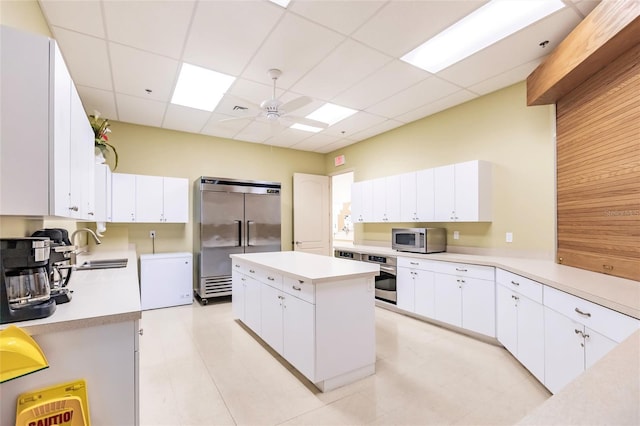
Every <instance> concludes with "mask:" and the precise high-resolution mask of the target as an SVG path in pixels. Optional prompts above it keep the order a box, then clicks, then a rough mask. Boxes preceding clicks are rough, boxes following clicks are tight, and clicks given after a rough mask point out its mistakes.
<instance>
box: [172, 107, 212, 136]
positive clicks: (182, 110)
mask: <svg viewBox="0 0 640 426" xmlns="http://www.w3.org/2000/svg"><path fill="white" fill-rule="evenodd" d="M210 117H211V113H210V112H208V111H202V110H199V109H194V108H189V107H185V106H182V105H174V104H169V107H168V108H167V112H166V113H165V116H164V120H163V121H162V127H164V128H167V129H173V130H180V131H183V132H190V133H200V130H202V128H203V127H204V126H205V124H207V121H208V120H209V118H210Z"/></svg>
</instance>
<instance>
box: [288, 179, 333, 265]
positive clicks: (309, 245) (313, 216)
mask: <svg viewBox="0 0 640 426" xmlns="http://www.w3.org/2000/svg"><path fill="white" fill-rule="evenodd" d="M330 222H331V211H330V209H329V177H328V176H319V175H307V174H302V173H294V174H293V240H294V245H293V248H294V250H296V251H304V252H307V253H314V254H323V255H327V256H330V255H331V240H330V235H331V227H330Z"/></svg>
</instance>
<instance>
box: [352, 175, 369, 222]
mask: <svg viewBox="0 0 640 426" xmlns="http://www.w3.org/2000/svg"><path fill="white" fill-rule="evenodd" d="M351 215H352V216H353V223H363V222H372V221H373V181H371V180H365V181H362V182H355V183H354V184H353V185H351Z"/></svg>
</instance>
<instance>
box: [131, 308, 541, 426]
mask: <svg viewBox="0 0 640 426" xmlns="http://www.w3.org/2000/svg"><path fill="white" fill-rule="evenodd" d="M142 327H143V329H144V335H143V336H142V337H141V339H140V419H141V423H142V424H143V425H234V424H237V425H281V424H287V425H289V424H291V425H299V424H304V425H364V424H373V425H441V424H455V425H509V424H513V423H515V422H517V421H518V420H519V419H521V418H522V417H523V416H524V415H525V414H527V413H528V412H529V411H531V410H532V409H534V408H535V407H537V406H538V405H540V404H541V403H542V402H543V401H544V400H546V399H547V398H548V397H549V396H550V394H549V393H548V391H547V390H546V389H545V388H544V387H543V386H542V385H540V384H539V383H538V382H537V381H536V380H535V379H534V378H533V377H532V376H531V375H530V374H529V373H528V372H527V371H526V370H525V369H524V368H523V367H521V366H520V365H519V364H518V362H517V361H515V360H514V358H513V357H512V356H511V355H510V354H509V353H508V352H507V351H506V350H505V349H503V348H500V347H497V346H494V345H491V344H487V343H485V342H481V341H478V340H476V339H473V338H470V337H468V336H464V335H461V334H458V333H455V332H452V331H449V330H446V329H443V328H440V327H437V326H434V325H431V324H428V323H425V322H422V321H419V320H416V319H413V318H409V317H406V316H404V315H400V314H397V313H394V312H390V311H387V310H385V309H381V308H376V341H377V345H376V346H377V348H376V374H375V375H374V376H371V377H368V378H366V379H363V380H360V381H358V382H356V383H353V384H351V385H348V386H345V387H342V388H339V389H336V390H333V391H330V392H327V393H321V392H319V391H318V390H317V389H316V388H314V387H313V385H311V384H310V383H309V382H308V381H306V379H304V378H302V377H301V376H299V375H298V374H296V373H295V372H292V371H291V370H290V368H291V367H289V366H288V364H286V362H285V361H283V360H282V358H279V357H278V356H277V355H274V353H273V352H272V351H271V350H269V349H267V348H265V347H264V346H263V345H262V344H261V343H260V342H259V341H258V340H257V339H256V338H255V337H254V336H252V335H251V334H250V333H248V332H247V331H246V329H244V328H243V327H242V326H241V325H239V324H238V323H237V322H235V321H234V320H233V319H232V317H231V303H228V302H226V303H215V304H213V303H210V304H209V305H208V306H201V305H199V304H198V303H197V302H196V303H194V304H193V305H187V306H181V307H173V308H165V309H157V310H153V311H144V312H143V314H142Z"/></svg>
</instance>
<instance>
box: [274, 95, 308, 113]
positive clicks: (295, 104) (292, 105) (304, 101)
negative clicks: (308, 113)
mask: <svg viewBox="0 0 640 426" xmlns="http://www.w3.org/2000/svg"><path fill="white" fill-rule="evenodd" d="M311 102H313V99H311V98H310V97H308V96H300V97H299V98H296V99H293V100H291V101H289V102H287V103H286V104H283V105H282V106H281V107H280V108H282V110H283V111H285V112H290V111H295V110H297V109H298V108H302V107H303V106H306V105H309V104H310V103H311Z"/></svg>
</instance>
